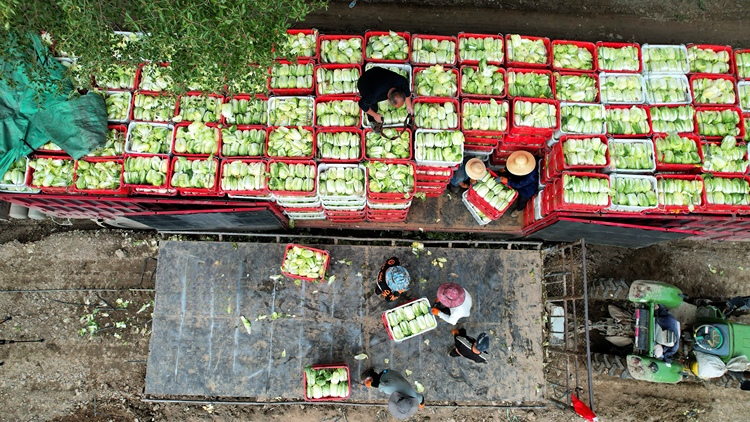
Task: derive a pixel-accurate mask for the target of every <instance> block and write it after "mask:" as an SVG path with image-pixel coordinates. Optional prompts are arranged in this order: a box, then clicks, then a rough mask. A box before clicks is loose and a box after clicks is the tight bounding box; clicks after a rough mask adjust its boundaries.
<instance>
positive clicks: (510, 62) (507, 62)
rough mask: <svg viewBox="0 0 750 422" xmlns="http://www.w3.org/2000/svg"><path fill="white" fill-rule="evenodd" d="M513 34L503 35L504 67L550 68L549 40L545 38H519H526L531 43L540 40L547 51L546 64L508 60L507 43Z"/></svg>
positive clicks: (523, 36)
mask: <svg viewBox="0 0 750 422" xmlns="http://www.w3.org/2000/svg"><path fill="white" fill-rule="evenodd" d="M511 35H514V34H506V35H505V44H504V45H503V47H505V67H514V66H519V67H527V68H528V67H533V68H547V67H550V65H551V64H552V49H551V48H550V46H551V43H550V40H549V38H546V37H532V36H529V35H521V38H522V39H523V38H526V39H529V40H532V41H536V40H542V42H543V43H544V48H545V49H546V50H547V62H546V63H543V64H542V63H526V62H516V61H513V60H511V59H510V55H509V54H508V43H509V42H510V36H511Z"/></svg>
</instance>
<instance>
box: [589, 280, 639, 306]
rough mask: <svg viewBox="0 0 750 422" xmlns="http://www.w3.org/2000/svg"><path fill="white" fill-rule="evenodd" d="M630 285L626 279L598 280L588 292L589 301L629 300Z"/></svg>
mask: <svg viewBox="0 0 750 422" xmlns="http://www.w3.org/2000/svg"><path fill="white" fill-rule="evenodd" d="M629 291H630V283H628V282H626V281H625V279H622V278H620V279H613V278H598V279H596V280H594V281H593V282H592V283H591V287H590V288H589V290H588V297H589V300H602V301H610V300H628V292H629Z"/></svg>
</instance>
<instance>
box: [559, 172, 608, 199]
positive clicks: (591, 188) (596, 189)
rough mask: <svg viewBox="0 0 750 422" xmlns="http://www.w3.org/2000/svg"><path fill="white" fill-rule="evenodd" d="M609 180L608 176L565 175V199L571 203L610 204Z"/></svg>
mask: <svg viewBox="0 0 750 422" xmlns="http://www.w3.org/2000/svg"><path fill="white" fill-rule="evenodd" d="M609 192H610V189H609V180H608V179H607V178H594V177H580V176H571V175H569V174H564V175H563V200H564V201H565V202H567V203H569V204H581V205H597V206H601V205H607V204H609Z"/></svg>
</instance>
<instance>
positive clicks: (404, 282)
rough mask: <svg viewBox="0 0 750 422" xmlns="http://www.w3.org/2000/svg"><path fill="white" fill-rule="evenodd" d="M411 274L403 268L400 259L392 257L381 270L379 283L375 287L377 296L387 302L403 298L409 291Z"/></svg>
mask: <svg viewBox="0 0 750 422" xmlns="http://www.w3.org/2000/svg"><path fill="white" fill-rule="evenodd" d="M410 281H411V278H410V277H409V272H408V271H406V268H404V267H402V266H401V262H400V261H399V260H398V258H396V257H395V256H394V257H391V258H388V260H387V261H385V263H384V264H383V266H382V267H381V268H380V273H378V283H377V284H376V285H375V294H377V295H378V296H382V297H383V299H385V300H387V301H394V300H396V299H398V298H399V297H401V296H403V295H404V294H405V293H406V291H407V290H409V282H410Z"/></svg>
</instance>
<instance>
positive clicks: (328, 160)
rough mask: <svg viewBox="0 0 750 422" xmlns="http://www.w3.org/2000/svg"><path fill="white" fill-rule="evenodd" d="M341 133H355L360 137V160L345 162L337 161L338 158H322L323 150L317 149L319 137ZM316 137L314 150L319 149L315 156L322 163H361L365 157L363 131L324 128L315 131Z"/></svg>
mask: <svg viewBox="0 0 750 422" xmlns="http://www.w3.org/2000/svg"><path fill="white" fill-rule="evenodd" d="M341 132H347V133H354V134H356V135H357V136H358V137H359V158H353V159H350V160H344V159H337V158H323V157H320V156H319V155H320V151H321V148H317V146H318V135H320V134H321V133H341ZM313 136H314V137H315V143H314V148H316V149H317V154H316V155H315V157H316V158H315V159H316V160H318V161H320V162H321V163H359V162H360V161H362V158H363V157H364V154H365V153H364V151H363V150H362V147H363V143H362V139H363V138H364V135H363V134H362V130H361V129H355V128H352V127H324V128H320V129H317V130H315V133H314V135H313Z"/></svg>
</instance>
